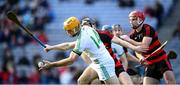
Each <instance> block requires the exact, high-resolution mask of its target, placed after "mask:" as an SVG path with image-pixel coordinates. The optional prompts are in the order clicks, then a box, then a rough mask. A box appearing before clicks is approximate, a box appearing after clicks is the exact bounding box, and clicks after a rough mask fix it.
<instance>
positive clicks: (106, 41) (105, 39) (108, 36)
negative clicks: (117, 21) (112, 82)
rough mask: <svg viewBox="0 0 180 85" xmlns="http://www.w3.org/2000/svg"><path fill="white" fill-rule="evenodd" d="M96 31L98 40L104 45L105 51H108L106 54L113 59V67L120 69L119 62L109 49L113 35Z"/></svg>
mask: <svg viewBox="0 0 180 85" xmlns="http://www.w3.org/2000/svg"><path fill="white" fill-rule="evenodd" d="M96 31H97V32H98V34H99V36H100V39H101V40H102V42H103V43H104V45H105V47H106V49H107V50H108V52H109V53H110V55H111V56H112V58H113V59H114V62H115V66H116V67H122V64H121V61H119V60H118V59H117V58H116V55H115V54H114V53H113V50H112V48H111V40H112V38H113V35H112V34H111V33H110V32H109V31H102V30H96Z"/></svg>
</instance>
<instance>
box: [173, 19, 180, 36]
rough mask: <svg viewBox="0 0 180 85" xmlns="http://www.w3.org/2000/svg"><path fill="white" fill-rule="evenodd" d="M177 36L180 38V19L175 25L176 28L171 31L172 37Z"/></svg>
mask: <svg viewBox="0 0 180 85" xmlns="http://www.w3.org/2000/svg"><path fill="white" fill-rule="evenodd" d="M176 36H177V37H178V38H179V39H180V21H178V23H177V25H176V29H175V30H174V32H173V37H176Z"/></svg>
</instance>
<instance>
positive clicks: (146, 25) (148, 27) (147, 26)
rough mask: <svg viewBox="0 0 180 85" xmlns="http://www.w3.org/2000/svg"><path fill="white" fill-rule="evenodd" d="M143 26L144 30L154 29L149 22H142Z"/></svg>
mask: <svg viewBox="0 0 180 85" xmlns="http://www.w3.org/2000/svg"><path fill="white" fill-rule="evenodd" d="M143 27H144V28H145V29H146V30H154V28H153V27H152V26H151V25H149V24H143Z"/></svg>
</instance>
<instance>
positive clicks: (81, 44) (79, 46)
mask: <svg viewBox="0 0 180 85" xmlns="http://www.w3.org/2000/svg"><path fill="white" fill-rule="evenodd" d="M85 46H86V40H85V36H82V35H81V34H80V35H79V37H78V39H77V40H76V45H75V48H74V49H73V52H74V53H76V54H78V55H79V56H80V55H81V54H82V52H83V51H84V49H85Z"/></svg>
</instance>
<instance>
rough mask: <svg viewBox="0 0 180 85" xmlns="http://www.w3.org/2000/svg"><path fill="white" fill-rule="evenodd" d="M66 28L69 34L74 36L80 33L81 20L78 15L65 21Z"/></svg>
mask: <svg viewBox="0 0 180 85" xmlns="http://www.w3.org/2000/svg"><path fill="white" fill-rule="evenodd" d="M64 30H65V31H66V32H67V33H68V35H70V36H72V37H74V36H76V35H77V34H78V33H79V30H80V21H79V20H78V19H77V18H76V17H70V18H68V19H67V20H65V22H64Z"/></svg>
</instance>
